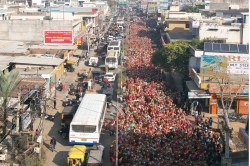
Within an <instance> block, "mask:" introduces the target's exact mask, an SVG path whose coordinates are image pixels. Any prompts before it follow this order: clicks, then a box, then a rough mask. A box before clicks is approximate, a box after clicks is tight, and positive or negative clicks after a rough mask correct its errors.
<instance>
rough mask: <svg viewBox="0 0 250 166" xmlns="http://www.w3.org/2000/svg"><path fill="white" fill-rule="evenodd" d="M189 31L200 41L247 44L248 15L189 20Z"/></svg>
mask: <svg viewBox="0 0 250 166" xmlns="http://www.w3.org/2000/svg"><path fill="white" fill-rule="evenodd" d="M191 21H192V23H191V24H192V26H191V28H190V31H191V32H192V35H193V36H194V37H197V38H199V39H200V40H204V39H206V40H211V41H218V42H221V43H228V44H248V42H249V41H248V40H249V37H248V36H249V35H248V34H249V33H248V13H241V17H240V18H237V17H232V18H221V17H213V18H208V19H207V18H206V19H200V20H198V19H196V20H194V19H191Z"/></svg>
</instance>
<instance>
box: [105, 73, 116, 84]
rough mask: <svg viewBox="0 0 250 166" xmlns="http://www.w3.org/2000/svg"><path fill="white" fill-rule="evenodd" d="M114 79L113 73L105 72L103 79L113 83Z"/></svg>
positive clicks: (114, 74)
mask: <svg viewBox="0 0 250 166" xmlns="http://www.w3.org/2000/svg"><path fill="white" fill-rule="evenodd" d="M115 77H116V73H113V72H107V73H106V74H105V75H104V77H103V79H107V80H108V81H109V82H114V81H115Z"/></svg>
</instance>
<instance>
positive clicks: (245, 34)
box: [242, 15, 249, 44]
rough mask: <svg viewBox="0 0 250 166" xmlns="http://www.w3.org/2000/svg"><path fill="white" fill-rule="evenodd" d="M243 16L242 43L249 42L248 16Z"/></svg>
mask: <svg viewBox="0 0 250 166" xmlns="http://www.w3.org/2000/svg"><path fill="white" fill-rule="evenodd" d="M245 17H246V18H245V23H244V24H243V27H242V44H249V16H248V15H247V16H245Z"/></svg>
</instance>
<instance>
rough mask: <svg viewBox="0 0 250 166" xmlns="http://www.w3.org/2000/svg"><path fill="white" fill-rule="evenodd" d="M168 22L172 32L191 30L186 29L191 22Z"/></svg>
mask: <svg viewBox="0 0 250 166" xmlns="http://www.w3.org/2000/svg"><path fill="white" fill-rule="evenodd" d="M167 22H168V30H169V31H171V30H173V29H175V28H181V29H183V30H189V28H186V24H189V22H188V21H187V22H185V21H167Z"/></svg>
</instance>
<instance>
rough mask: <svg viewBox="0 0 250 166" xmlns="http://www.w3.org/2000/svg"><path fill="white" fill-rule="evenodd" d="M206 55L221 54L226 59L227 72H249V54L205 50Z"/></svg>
mask: <svg viewBox="0 0 250 166" xmlns="http://www.w3.org/2000/svg"><path fill="white" fill-rule="evenodd" d="M205 54H206V55H215V56H223V57H226V58H227V59H228V68H227V70H228V73H230V74H249V55H248V54H237V53H218V52H205Z"/></svg>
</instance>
